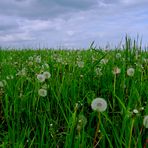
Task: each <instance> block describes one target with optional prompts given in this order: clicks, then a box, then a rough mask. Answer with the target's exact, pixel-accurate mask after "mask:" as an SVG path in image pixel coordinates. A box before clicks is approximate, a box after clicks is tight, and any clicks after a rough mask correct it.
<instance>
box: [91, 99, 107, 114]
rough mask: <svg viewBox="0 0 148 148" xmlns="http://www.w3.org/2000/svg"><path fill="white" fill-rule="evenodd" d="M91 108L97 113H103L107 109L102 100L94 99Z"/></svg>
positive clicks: (104, 101)
mask: <svg viewBox="0 0 148 148" xmlns="http://www.w3.org/2000/svg"><path fill="white" fill-rule="evenodd" d="M91 108H92V109H93V110H95V111H98V112H104V111H105V110H106V108H107V102H106V100H105V99H103V98H96V99H94V100H93V101H92V103H91Z"/></svg>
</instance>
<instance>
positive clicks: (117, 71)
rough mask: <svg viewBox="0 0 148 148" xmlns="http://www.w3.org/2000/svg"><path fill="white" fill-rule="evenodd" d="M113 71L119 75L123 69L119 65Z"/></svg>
mask: <svg viewBox="0 0 148 148" xmlns="http://www.w3.org/2000/svg"><path fill="white" fill-rule="evenodd" d="M112 72H113V74H114V75H117V74H119V73H120V72H121V70H120V68H118V67H114V69H113V71H112Z"/></svg>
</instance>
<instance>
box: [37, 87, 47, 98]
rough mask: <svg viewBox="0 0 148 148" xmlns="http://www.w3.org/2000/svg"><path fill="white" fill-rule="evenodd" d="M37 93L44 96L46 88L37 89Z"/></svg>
mask: <svg viewBox="0 0 148 148" xmlns="http://www.w3.org/2000/svg"><path fill="white" fill-rule="evenodd" d="M38 94H39V96H42V97H46V96H47V90H46V89H43V88H41V89H39V90H38Z"/></svg>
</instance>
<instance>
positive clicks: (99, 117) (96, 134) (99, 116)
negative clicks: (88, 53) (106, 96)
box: [93, 112, 101, 147]
mask: <svg viewBox="0 0 148 148" xmlns="http://www.w3.org/2000/svg"><path fill="white" fill-rule="evenodd" d="M98 119H99V121H98V124H97V129H96V132H95V137H94V143H93V144H94V147H95V145H96V143H97V141H96V138H97V136H98V131H99V127H100V121H101V115H100V112H99V113H98Z"/></svg>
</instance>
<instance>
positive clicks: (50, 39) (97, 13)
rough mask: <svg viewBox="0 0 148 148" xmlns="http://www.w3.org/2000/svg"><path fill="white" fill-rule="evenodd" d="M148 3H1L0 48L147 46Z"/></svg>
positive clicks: (138, 0) (63, 0)
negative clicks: (137, 42)
mask: <svg viewBox="0 0 148 148" xmlns="http://www.w3.org/2000/svg"><path fill="white" fill-rule="evenodd" d="M147 6H148V0H0V47H5V48H88V47H89V46H90V44H91V43H92V42H93V41H95V45H96V46H97V47H104V48H105V47H106V45H108V44H110V46H118V45H119V43H120V42H121V41H122V42H124V38H125V35H126V34H128V35H129V36H131V37H132V38H136V37H137V35H139V36H140V38H142V41H143V44H144V45H146V46H147V43H148V9H147Z"/></svg>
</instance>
